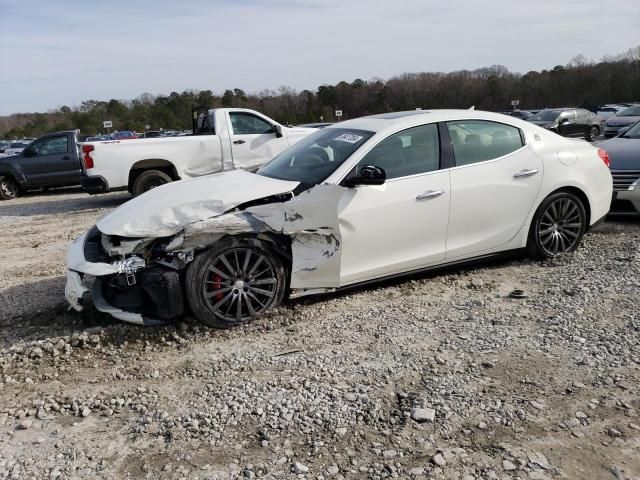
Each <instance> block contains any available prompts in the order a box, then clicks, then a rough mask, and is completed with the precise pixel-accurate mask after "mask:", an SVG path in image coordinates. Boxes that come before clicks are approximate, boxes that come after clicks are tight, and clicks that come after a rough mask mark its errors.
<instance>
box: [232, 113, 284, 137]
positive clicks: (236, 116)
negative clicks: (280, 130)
mask: <svg viewBox="0 0 640 480" xmlns="http://www.w3.org/2000/svg"><path fill="white" fill-rule="evenodd" d="M229 116H230V117H231V127H232V128H233V133H234V135H259V134H262V133H273V125H271V124H270V123H269V122H267V121H266V120H263V119H261V118H259V117H256V116H255V115H251V114H250V113H243V112H231V113H229Z"/></svg>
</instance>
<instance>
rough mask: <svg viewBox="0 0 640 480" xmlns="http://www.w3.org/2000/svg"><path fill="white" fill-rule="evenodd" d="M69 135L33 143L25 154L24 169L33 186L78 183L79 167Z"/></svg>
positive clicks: (56, 136)
mask: <svg viewBox="0 0 640 480" xmlns="http://www.w3.org/2000/svg"><path fill="white" fill-rule="evenodd" d="M70 143H71V142H69V137H68V136H67V135H54V136H50V137H45V138H41V139H38V140H35V141H34V142H32V143H31V145H30V146H29V148H28V149H27V150H25V152H23V158H22V159H21V163H22V168H23V171H24V172H25V175H26V176H27V182H28V183H29V185H33V186H55V185H71V184H74V183H76V182H77V181H78V178H79V173H80V172H79V166H78V165H77V163H76V161H75V160H74V159H75V156H74V153H73V152H71V150H70V149H71V148H76V146H75V145H73V144H70Z"/></svg>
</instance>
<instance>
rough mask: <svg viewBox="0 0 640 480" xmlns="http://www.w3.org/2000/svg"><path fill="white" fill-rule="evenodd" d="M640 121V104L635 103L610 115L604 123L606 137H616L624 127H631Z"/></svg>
mask: <svg viewBox="0 0 640 480" xmlns="http://www.w3.org/2000/svg"><path fill="white" fill-rule="evenodd" d="M638 121H640V105H633V106H631V107H628V108H625V109H624V110H622V111H620V112H618V113H616V114H615V115H614V116H612V117H609V118H608V119H607V120H606V121H605V122H604V123H603V124H602V125H603V126H604V136H605V137H615V136H616V135H617V134H618V131H619V130H620V129H621V128H624V127H630V126H631V125H633V124H634V123H636V122H638Z"/></svg>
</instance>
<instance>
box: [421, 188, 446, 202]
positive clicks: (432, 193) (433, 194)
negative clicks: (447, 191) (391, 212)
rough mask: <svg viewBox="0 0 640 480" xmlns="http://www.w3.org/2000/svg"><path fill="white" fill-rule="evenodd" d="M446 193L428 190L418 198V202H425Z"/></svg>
mask: <svg viewBox="0 0 640 480" xmlns="http://www.w3.org/2000/svg"><path fill="white" fill-rule="evenodd" d="M443 193H444V190H427V191H426V192H424V193H421V194H420V195H418V196H417V197H416V200H425V199H427V198H436V197H439V196H440V195H442V194H443Z"/></svg>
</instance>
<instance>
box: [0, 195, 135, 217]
mask: <svg viewBox="0 0 640 480" xmlns="http://www.w3.org/2000/svg"><path fill="white" fill-rule="evenodd" d="M55 197H56V196H55V195H53V194H48V195H47V199H46V200H44V199H43V201H39V202H32V203H11V200H9V201H5V202H1V203H0V216H8V217H29V216H32V215H56V214H61V213H77V212H83V211H87V210H99V209H103V208H113V207H117V206H119V205H121V204H123V203H124V202H126V201H128V200H131V198H132V197H131V195H129V194H127V193H122V194H116V195H112V194H109V195H96V196H94V195H88V194H87V195H83V196H78V197H74V198H65V199H56V198H55Z"/></svg>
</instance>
